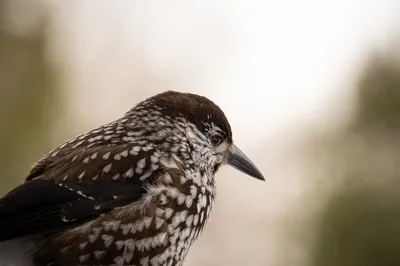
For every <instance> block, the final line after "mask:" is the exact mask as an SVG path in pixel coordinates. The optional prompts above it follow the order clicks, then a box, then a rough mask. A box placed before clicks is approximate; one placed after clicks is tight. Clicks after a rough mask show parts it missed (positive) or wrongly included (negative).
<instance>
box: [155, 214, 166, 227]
mask: <svg viewBox="0 0 400 266" xmlns="http://www.w3.org/2000/svg"><path fill="white" fill-rule="evenodd" d="M163 223H164V220H163V219H160V218H158V217H157V218H156V229H160V228H161V226H162V225H163Z"/></svg>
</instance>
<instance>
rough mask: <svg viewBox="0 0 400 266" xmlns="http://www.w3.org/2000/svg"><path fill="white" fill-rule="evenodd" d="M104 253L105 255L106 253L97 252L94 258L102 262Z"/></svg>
mask: <svg viewBox="0 0 400 266" xmlns="http://www.w3.org/2000/svg"><path fill="white" fill-rule="evenodd" d="M104 253H105V251H102V250H96V251H95V252H94V257H95V258H96V259H97V260H101V258H102V257H103V256H104Z"/></svg>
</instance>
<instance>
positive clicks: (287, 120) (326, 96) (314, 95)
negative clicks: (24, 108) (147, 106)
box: [49, 0, 400, 138]
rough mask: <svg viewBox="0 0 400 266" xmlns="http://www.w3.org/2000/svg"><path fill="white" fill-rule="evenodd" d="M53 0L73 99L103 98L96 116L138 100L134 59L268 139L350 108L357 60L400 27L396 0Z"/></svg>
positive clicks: (56, 29)
mask: <svg viewBox="0 0 400 266" xmlns="http://www.w3.org/2000/svg"><path fill="white" fill-rule="evenodd" d="M49 2H50V3H52V4H53V5H52V7H53V8H54V9H53V15H54V17H53V18H54V21H55V23H54V26H53V34H54V37H55V38H57V39H56V41H55V43H58V44H61V49H60V46H57V49H59V50H58V51H59V55H58V57H60V58H61V59H60V60H61V62H63V63H64V64H65V65H64V66H63V68H64V69H65V70H66V72H67V73H68V74H69V75H71V76H69V77H68V79H67V87H70V88H71V90H76V91H79V93H78V94H77V96H75V97H77V98H75V99H74V100H73V102H75V103H76V104H77V105H78V107H79V106H82V107H83V108H86V107H84V106H85V104H83V103H82V104H80V102H79V101H82V102H84V101H85V99H87V97H90V98H91V99H92V101H93V104H94V105H97V104H99V103H101V104H102V105H103V106H104V107H105V112H104V113H103V112H102V111H101V110H99V111H98V112H97V114H98V116H99V117H100V120H101V119H102V118H103V117H105V116H106V117H107V115H108V114H110V112H109V111H110V110H115V112H116V114H119V113H121V111H122V110H125V109H127V108H129V107H130V106H132V105H133V104H134V103H136V101H137V100H136V99H132V100H129V97H128V98H127V97H126V96H127V95H129V91H132V90H133V88H134V89H138V88H135V82H137V79H139V78H138V77H136V76H135V75H136V74H135V69H137V66H134V65H135V64H137V60H138V58H139V60H145V62H146V64H147V65H146V66H145V68H146V69H147V70H148V72H150V75H154V76H156V77H157V78H160V77H161V80H163V79H165V80H173V81H176V82H175V83H177V84H181V86H177V88H171V87H169V86H170V84H166V86H165V88H162V87H160V88H158V87H157V88H155V90H156V91H162V90H168V89H179V90H186V91H192V92H196V93H200V94H204V95H207V96H209V97H210V98H212V99H213V100H215V101H216V102H217V103H218V104H220V105H221V106H222V107H223V109H224V110H225V112H226V113H227V115H228V117H229V118H230V120H231V123H232V124H233V125H234V127H236V128H237V129H236V134H237V136H238V137H240V136H242V135H246V132H251V134H258V136H254V137H255V138H258V137H262V138H265V137H266V136H268V135H269V134H270V133H271V134H275V133H276V132H279V131H280V130H281V129H282V128H285V127H286V126H288V125H292V124H293V123H303V119H316V120H321V119H326V118H327V116H329V115H331V113H332V112H336V111H337V110H336V109H340V108H346V104H347V103H346V102H343V100H345V97H343V93H345V92H346V91H348V90H349V89H351V88H352V83H353V78H354V75H355V71H357V66H358V65H359V64H360V63H362V62H363V60H364V57H365V55H366V54H368V53H369V52H371V51H373V49H375V48H382V47H385V45H386V44H387V42H388V41H390V39H391V38H392V34H393V33H394V32H395V28H396V27H395V25H396V23H397V24H398V25H400V22H399V17H400V2H399V1H397V0H356V1H354V0H353V1H347V0H339V1H318V0H305V1H296V0H275V1H271V0H270V1H261V0H260V1H251V0H250V1H244V0H243V1H228V0H224V1H183V0H174V1H168V4H167V2H166V1H49ZM396 20H397V21H396ZM397 30H399V27H397ZM113 49H115V50H113ZM60 52H61V53H60ZM53 58H54V57H53ZM152 73H153V74H152ZM149 78H152V76H150V77H149ZM172 83H174V82H172ZM94 91H95V92H94ZM85 93H87V94H85ZM97 93H99V94H97ZM95 94H97V95H95ZM152 94H154V91H152V92H149V93H148V95H147V94H145V95H144V96H150V95H152ZM144 96H142V97H144ZM110 100H111V101H114V102H115V105H118V106H121V102H122V103H123V104H122V106H121V108H118V107H117V108H115V106H113V104H112V103H110ZM97 101H98V102H97ZM83 111H84V113H86V110H83ZM78 112H79V109H78ZM235 125H236V126H235Z"/></svg>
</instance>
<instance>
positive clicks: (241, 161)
mask: <svg viewBox="0 0 400 266" xmlns="http://www.w3.org/2000/svg"><path fill="white" fill-rule="evenodd" d="M228 164H229V165H231V166H232V167H234V168H236V169H237V170H239V171H241V172H243V173H245V174H247V175H249V176H251V177H254V178H256V179H258V180H261V181H265V178H264V176H263V174H262V173H261V172H260V170H258V168H257V167H256V166H255V165H254V164H253V163H252V162H251V160H250V159H249V158H248V157H247V156H246V155H245V154H244V153H243V152H242V151H241V150H240V149H239V148H238V147H236V146H235V150H234V152H233V153H232V154H231V155H230V157H229V158H228Z"/></svg>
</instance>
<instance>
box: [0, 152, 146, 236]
mask: <svg viewBox="0 0 400 266" xmlns="http://www.w3.org/2000/svg"><path fill="white" fill-rule="evenodd" d="M129 148H131V147H129V146H126V145H125V146H124V147H123V148H121V147H118V146H115V147H107V148H106V149H104V148H103V149H102V147H99V148H94V149H85V150H82V151H80V152H79V151H78V152H74V153H71V154H73V155H74V157H75V159H73V160H70V163H67V164H65V163H64V164H60V162H58V161H57V159H58V158H57V157H55V158H54V157H52V158H51V160H52V162H54V163H50V164H47V168H46V169H41V171H40V173H41V174H42V175H41V176H39V177H32V176H31V178H30V179H29V180H28V181H27V182H25V183H24V184H22V185H20V186H19V187H17V188H15V189H14V190H12V191H11V192H9V193H8V194H6V195H5V196H4V197H3V198H1V199H0V242H1V241H6V240H9V239H14V238H20V237H25V236H30V235H34V234H43V233H49V232H53V231H55V230H62V229H65V228H68V227H71V226H74V225H77V224H80V223H83V222H85V221H88V220H90V219H93V218H96V217H98V216H99V215H101V214H102V213H106V212H108V211H110V210H112V209H114V208H116V207H121V206H125V205H127V204H130V203H132V202H135V201H137V200H139V199H140V198H141V197H142V196H143V194H145V193H146V190H145V188H144V184H143V181H141V180H140V178H139V177H140V176H138V175H137V174H132V176H129V177H128V176H125V177H124V176H123V174H122V173H125V172H126V171H127V170H129V169H130V168H132V166H134V165H135V164H136V163H137V161H138V160H140V159H142V158H145V157H147V156H148V151H147V152H146V153H138V154H135V155H129V156H125V157H119V158H118V160H116V161H114V160H113V159H112V160H113V162H112V168H111V169H109V171H107V172H106V173H105V172H102V169H103V168H104V167H105V166H106V165H108V164H110V161H109V160H110V159H107V160H106V159H104V158H102V156H101V155H102V154H108V153H111V154H109V156H107V158H113V157H114V156H115V155H118V154H120V153H121V152H123V154H124V155H125V154H126V150H127V149H129ZM94 153H100V154H97V156H96V157H95V159H93V160H92V162H91V164H86V165H84V164H83V163H82V160H84V159H85V158H88V156H91V155H92V154H94ZM63 157H64V160H65V158H67V159H70V156H69V155H64V156H63ZM76 157H77V158H76ZM93 157H94V156H93ZM93 157H92V158H93ZM96 158H97V160H96ZM60 159H62V158H60ZM89 166H90V167H89ZM85 167H86V168H85ZM147 170H148V169H147ZM147 170H146V168H145V169H143V171H142V172H141V173H142V174H143V173H145V172H146V171H147ZM83 171H85V172H86V174H87V175H86V179H85V178H81V179H79V178H78V176H79V175H80V174H81V173H82V172H83ZM117 173H121V174H120V178H116V179H115V180H114V179H113V177H114V178H115V175H116V174H117ZM66 175H68V178H66V179H65V178H63V177H64V176H66ZM95 175H97V176H98V177H97V178H96V179H93V178H92V177H93V176H95Z"/></svg>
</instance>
